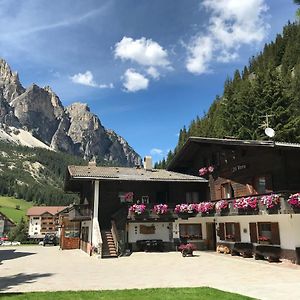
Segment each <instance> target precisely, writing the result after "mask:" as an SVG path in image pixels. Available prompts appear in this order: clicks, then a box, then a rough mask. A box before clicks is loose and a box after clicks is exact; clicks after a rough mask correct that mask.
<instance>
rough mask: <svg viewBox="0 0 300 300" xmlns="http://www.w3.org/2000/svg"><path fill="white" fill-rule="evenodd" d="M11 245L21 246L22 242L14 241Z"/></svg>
mask: <svg viewBox="0 0 300 300" xmlns="http://www.w3.org/2000/svg"><path fill="white" fill-rule="evenodd" d="M11 245H12V246H20V245H21V243H20V242H12V243H11Z"/></svg>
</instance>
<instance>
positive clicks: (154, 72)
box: [147, 66, 160, 79]
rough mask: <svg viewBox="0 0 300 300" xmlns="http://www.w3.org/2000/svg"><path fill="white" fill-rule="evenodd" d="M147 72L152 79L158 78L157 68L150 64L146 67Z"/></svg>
mask: <svg viewBox="0 0 300 300" xmlns="http://www.w3.org/2000/svg"><path fill="white" fill-rule="evenodd" d="M147 73H148V75H150V76H151V77H152V78H153V79H159V77H160V74H159V72H158V70H157V69H156V68H154V67H152V66H151V67H149V68H148V69H147Z"/></svg>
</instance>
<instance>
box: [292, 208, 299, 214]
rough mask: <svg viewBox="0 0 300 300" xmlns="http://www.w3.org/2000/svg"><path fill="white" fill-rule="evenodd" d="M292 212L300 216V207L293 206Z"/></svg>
mask: <svg viewBox="0 0 300 300" xmlns="http://www.w3.org/2000/svg"><path fill="white" fill-rule="evenodd" d="M292 210H293V212H294V213H295V214H300V207H297V206H292Z"/></svg>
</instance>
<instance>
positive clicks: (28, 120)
mask: <svg viewBox="0 0 300 300" xmlns="http://www.w3.org/2000/svg"><path fill="white" fill-rule="evenodd" d="M0 140H2V141H5V142H10V143H13V144H18V145H23V146H29V147H41V148H46V149H49V150H54V151H62V152H65V153H69V154H72V155H76V156H80V157H82V158H84V159H85V160H91V159H92V158H96V160H97V162H100V163H101V164H113V165H119V166H128V167H130V166H134V165H136V164H141V157H140V156H139V155H138V154H137V153H136V152H135V151H134V150H133V148H132V147H130V146H129V144H128V143H127V141H126V140H125V139H124V138H122V137H121V136H119V135H118V134H117V133H115V132H114V131H113V130H109V129H106V128H105V127H104V126H103V125H102V124H101V122H100V120H99V118H98V117H97V116H96V115H95V114H93V113H92V112H91V111H90V109H89V107H88V105H87V104H84V103H79V102H77V103H73V104H71V105H69V106H66V107H64V106H63V104H62V102H61V101H60V99H59V97H58V96H57V95H56V94H55V93H54V92H53V90H52V89H51V88H50V87H49V86H46V87H39V86H38V85H36V84H32V85H31V86H29V87H28V88H24V87H23V86H22V84H21V82H20V80H19V76H18V74H17V73H16V72H13V71H12V70H11V68H10V66H9V65H8V63H7V62H6V61H5V60H3V59H0Z"/></svg>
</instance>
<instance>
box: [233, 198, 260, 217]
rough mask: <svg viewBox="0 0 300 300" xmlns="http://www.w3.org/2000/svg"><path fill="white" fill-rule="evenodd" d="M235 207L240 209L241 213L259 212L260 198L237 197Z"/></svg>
mask: <svg viewBox="0 0 300 300" xmlns="http://www.w3.org/2000/svg"><path fill="white" fill-rule="evenodd" d="M233 207H234V208H237V209H238V212H239V214H251V213H254V212H257V209H258V199H257V197H242V198H239V199H235V200H234V203H233Z"/></svg>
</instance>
